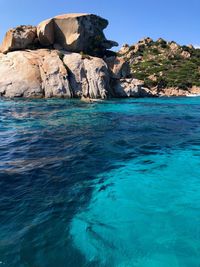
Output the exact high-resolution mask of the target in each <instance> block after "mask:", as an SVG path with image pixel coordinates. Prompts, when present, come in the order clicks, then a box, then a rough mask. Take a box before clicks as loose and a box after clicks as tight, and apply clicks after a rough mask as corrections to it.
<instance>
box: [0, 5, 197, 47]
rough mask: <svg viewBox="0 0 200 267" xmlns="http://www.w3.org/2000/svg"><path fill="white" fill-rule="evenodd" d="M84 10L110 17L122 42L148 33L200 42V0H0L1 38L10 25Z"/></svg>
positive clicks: (109, 32)
mask: <svg viewBox="0 0 200 267" xmlns="http://www.w3.org/2000/svg"><path fill="white" fill-rule="evenodd" d="M82 12H84V13H85V12H86V13H94V14H97V15H100V16H102V17H104V18H106V19H108V20H109V26H108V28H107V29H106V31H105V33H106V36H107V38H108V39H111V40H115V41H117V42H118V43H119V44H120V45H122V44H123V43H128V44H133V43H134V42H136V41H138V40H139V39H141V38H143V37H148V36H149V37H151V38H153V39H157V38H159V37H163V38H165V39H166V40H174V41H177V42H178V43H180V44H194V45H200V15H199V13H200V0H187V1H186V0H136V1H135V0H122V1H120V0H34V1H33V0H10V1H9V0H0V13H1V16H0V40H2V38H3V36H4V34H5V32H6V31H7V29H8V28H11V27H14V26H17V25H22V24H29V25H30V24H31V25H37V24H38V23H39V22H40V21H42V20H44V19H47V18H49V17H53V16H55V15H59V14H64V13H82Z"/></svg>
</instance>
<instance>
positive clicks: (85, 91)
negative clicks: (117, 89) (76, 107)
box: [63, 53, 111, 99]
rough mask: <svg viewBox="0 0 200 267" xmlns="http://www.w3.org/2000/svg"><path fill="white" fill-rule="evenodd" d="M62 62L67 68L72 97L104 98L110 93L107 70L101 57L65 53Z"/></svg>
mask: <svg viewBox="0 0 200 267" xmlns="http://www.w3.org/2000/svg"><path fill="white" fill-rule="evenodd" d="M63 62H64V64H65V65H66V66H67V67H68V69H69V81H70V85H71V88H72V91H73V94H74V97H90V98H102V99H104V98H107V97H108V96H110V95H111V90H110V84H109V82H110V77H109V71H108V67H107V65H106V63H105V62H104V61H103V59H101V58H97V57H83V56H81V55H80V54H77V53H65V54H64V58H63Z"/></svg>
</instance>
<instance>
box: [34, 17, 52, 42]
mask: <svg viewBox="0 0 200 267" xmlns="http://www.w3.org/2000/svg"><path fill="white" fill-rule="evenodd" d="M37 36H38V39H39V42H40V44H41V45H42V46H44V47H46V46H50V45H53V44H54V21H53V19H48V20H45V21H43V22H41V23H40V24H39V25H38V26H37Z"/></svg>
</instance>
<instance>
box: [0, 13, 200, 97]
mask: <svg viewBox="0 0 200 267" xmlns="http://www.w3.org/2000/svg"><path fill="white" fill-rule="evenodd" d="M107 26H108V21H107V20H106V19H104V18H101V17H99V16H96V15H93V14H65V15H60V16H56V17H54V18H50V19H47V20H45V21H42V22H41V23H39V25H38V26H30V25H21V26H18V27H16V28H12V29H10V30H9V31H8V32H7V33H6V35H5V37H4V40H3V42H2V44H1V46H0V96H1V97H7V98H14V97H24V98H51V97H59V98H81V99H84V100H87V99H108V98H123V97H159V96H195V95H200V67H199V66H200V49H196V48H194V47H193V46H192V45H189V46H180V45H178V44H177V43H175V42H167V41H165V40H163V39H161V38H160V39H158V40H157V41H153V40H152V39H151V38H149V37H148V38H144V39H142V40H140V41H139V42H138V43H137V44H134V45H132V46H129V45H124V46H123V47H122V48H121V49H120V50H119V52H114V51H112V50H111V49H112V47H114V46H118V44H117V42H115V41H111V40H107V39H106V37H105V35H104V33H103V30H104V29H105V28H106V27H107Z"/></svg>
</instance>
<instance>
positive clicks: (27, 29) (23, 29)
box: [0, 26, 37, 53]
mask: <svg viewBox="0 0 200 267" xmlns="http://www.w3.org/2000/svg"><path fill="white" fill-rule="evenodd" d="M36 38H37V29H36V27H32V26H19V27H16V28H13V29H11V30H9V31H8V32H7V33H6V35H5V37H4V40H3V43H2V45H1V46H0V51H1V52H2V53H7V52H10V51H16V50H22V49H27V48H32V47H33V46H34V45H35V43H36V41H37V39H36Z"/></svg>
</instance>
